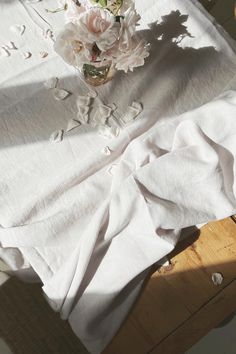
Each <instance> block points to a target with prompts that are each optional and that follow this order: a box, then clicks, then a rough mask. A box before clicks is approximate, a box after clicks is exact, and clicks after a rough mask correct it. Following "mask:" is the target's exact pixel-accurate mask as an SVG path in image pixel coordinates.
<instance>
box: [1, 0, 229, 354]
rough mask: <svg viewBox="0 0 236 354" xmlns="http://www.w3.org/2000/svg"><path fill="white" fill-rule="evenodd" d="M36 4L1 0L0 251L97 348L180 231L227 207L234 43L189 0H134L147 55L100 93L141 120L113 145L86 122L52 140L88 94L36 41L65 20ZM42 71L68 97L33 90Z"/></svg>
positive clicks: (48, 47)
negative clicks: (7, 52)
mask: <svg viewBox="0 0 236 354" xmlns="http://www.w3.org/2000/svg"><path fill="white" fill-rule="evenodd" d="M45 7H47V8H54V7H55V2H54V1H51V0H48V1H47V0H43V1H41V2H38V3H35V4H31V5H30V4H29V3H26V2H24V1H23V0H22V1H19V0H15V1H14V0H12V1H9V2H8V1H4V2H0V14H1V21H0V41H1V44H4V43H6V42H7V41H9V40H13V41H14V42H15V43H16V44H17V45H18V47H19V50H18V51H15V52H14V53H13V52H11V53H12V55H11V56H10V57H8V58H7V57H1V58H0V61H1V72H0V85H1V87H0V171H1V173H0V246H1V247H0V257H1V258H2V259H3V260H5V262H7V263H8V264H9V266H10V267H11V268H12V269H14V270H16V271H19V270H22V269H28V268H31V267H32V268H33V269H34V271H35V272H36V273H37V274H38V276H39V277H40V279H41V280H42V282H43V290H44V292H45V294H46V297H47V299H48V301H49V303H50V304H51V306H52V307H53V308H54V309H55V310H56V311H60V312H61V316H62V318H69V321H70V324H71V326H72V328H73V330H74V332H75V333H76V334H77V335H78V336H79V338H80V339H81V340H82V341H83V343H84V344H85V346H86V347H87V348H88V350H89V351H90V352H91V353H100V352H101V351H102V350H103V348H104V347H105V346H106V345H107V344H108V342H109V341H110V340H111V338H112V337H113V335H114V334H115V332H116V331H117V329H118V328H119V326H120V324H121V322H122V321H123V319H124V318H125V316H126V315H127V313H128V311H129V309H130V306H131V305H132V303H133V301H134V299H135V297H136V296H137V294H138V292H139V290H140V287H141V285H142V281H143V280H144V278H145V275H146V274H147V270H148V268H149V267H150V266H151V265H152V264H153V263H155V262H157V261H158V260H160V259H161V258H163V257H164V256H165V255H166V254H168V253H169V252H170V251H171V250H172V249H173V248H174V246H175V244H176V242H177V241H178V237H179V231H180V230H181V229H182V228H185V227H187V226H190V225H195V224H200V223H205V222H208V221H210V220H214V219H221V218H224V217H226V216H229V215H231V214H233V213H235V212H236V201H235V195H236V186H235V168H236V166H235V157H236V93H235V91H234V89H236V81H235V74H236V55H235V49H234V48H235V44H234V43H233V42H232V41H231V40H230V38H228V36H227V35H226V34H225V33H224V32H223V31H222V29H221V28H219V27H218V26H217V25H216V24H215V23H214V22H213V21H212V19H211V18H210V17H209V16H208V15H207V14H206V13H205V11H204V10H203V9H202V7H201V6H200V5H199V4H198V2H197V1H194V0H192V1H182V0H147V1H145V2H144V1H141V0H137V1H136V7H137V10H138V12H139V13H141V14H142V20H141V25H140V28H139V29H140V35H141V36H144V37H145V38H146V39H147V40H148V41H149V42H150V43H151V53H150V57H149V58H148V60H147V63H146V65H145V66H144V67H143V68H140V69H138V70H135V72H134V73H130V74H128V75H124V74H120V73H119V74H118V75H117V76H116V77H115V79H114V80H112V81H111V82H110V83H108V84H106V85H105V86H102V87H100V88H98V94H99V99H101V101H102V102H104V103H116V105H117V107H118V110H117V112H116V118H117V119H119V117H122V114H124V113H125V111H126V109H127V107H128V106H129V105H130V104H132V102H133V101H138V102H141V103H142V105H143V108H144V109H143V112H142V114H141V115H140V116H139V118H138V119H137V120H136V121H135V122H134V123H132V124H131V125H128V126H127V127H123V129H122V130H121V133H120V135H119V136H118V137H117V138H114V139H110V140H108V139H106V138H105V137H103V136H100V135H99V134H98V132H97V130H96V129H94V128H91V127H90V126H89V125H85V126H82V127H79V128H78V129H75V130H73V131H71V132H70V133H68V134H66V136H65V137H64V139H63V141H62V142H61V143H58V144H52V143H50V142H49V137H50V135H51V134H52V132H54V131H56V130H58V129H65V128H66V126H67V123H68V121H69V120H70V119H72V118H75V117H76V104H75V100H76V96H77V95H79V94H80V95H81V94H86V93H87V92H88V91H89V88H88V87H87V86H86V85H85V83H84V82H83V81H82V80H81V79H80V78H79V77H78V75H77V73H76V72H75V71H74V70H73V69H72V68H70V67H68V66H67V65H66V64H65V63H63V62H62V60H61V59H60V58H58V57H57V56H56V55H55V54H54V53H53V50H52V41H51V40H50V39H44V38H43V36H42V30H43V29H44V30H46V29H48V28H52V29H53V31H54V32H56V31H58V29H59V28H60V26H62V24H63V22H64V18H63V14H61V13H57V14H51V13H46V12H45ZM34 9H35V10H36V11H35V10H34ZM38 14H40V16H39V15H38ZM162 16H165V17H162ZM157 21H158V24H157ZM15 24H24V25H25V26H26V30H25V33H24V35H23V36H20V37H19V36H18V37H15V36H16V35H15V34H13V33H12V32H11V31H10V30H9V28H10V27H11V26H12V25H15ZM184 26H186V27H184ZM150 27H151V29H152V30H150ZM186 34H187V36H185V37H184V38H182V35H186ZM181 39H182V40H181ZM26 51H30V52H31V53H32V57H31V58H29V59H27V60H26V59H23V57H22V52H26ZM40 51H47V52H48V53H49V55H48V57H47V58H44V59H42V58H41V57H40V55H39V52H40ZM53 76H57V77H58V78H59V79H60V81H59V85H60V87H62V88H64V89H66V90H68V91H70V92H71V93H72V95H71V96H70V97H69V98H67V99H66V100H65V101H59V102H58V101H55V100H54V98H53V94H52V91H50V90H47V89H46V88H45V86H44V85H43V83H44V81H45V80H46V79H48V78H50V77H53ZM106 146H109V148H110V149H111V151H112V153H111V155H106V154H104V153H103V149H104V148H105V147H106Z"/></svg>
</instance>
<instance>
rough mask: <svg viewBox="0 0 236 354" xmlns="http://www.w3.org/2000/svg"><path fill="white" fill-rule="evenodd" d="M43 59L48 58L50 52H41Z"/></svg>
mask: <svg viewBox="0 0 236 354" xmlns="http://www.w3.org/2000/svg"><path fill="white" fill-rule="evenodd" d="M39 54H40V56H41V58H46V57H47V56H48V52H39Z"/></svg>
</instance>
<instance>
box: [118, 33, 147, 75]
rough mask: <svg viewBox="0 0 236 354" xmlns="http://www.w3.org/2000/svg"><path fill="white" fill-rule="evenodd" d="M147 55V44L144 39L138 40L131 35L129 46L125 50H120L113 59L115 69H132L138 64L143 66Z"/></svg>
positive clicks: (126, 70)
mask: <svg viewBox="0 0 236 354" xmlns="http://www.w3.org/2000/svg"><path fill="white" fill-rule="evenodd" d="M148 56H149V51H148V45H147V43H146V41H145V40H139V39H138V38H137V37H133V38H132V41H131V42H130V47H129V49H128V50H127V51H125V52H120V53H119V55H118V56H117V58H116V59H115V60H114V61H115V67H116V69H117V70H123V71H125V72H126V73H127V72H128V70H130V71H133V69H134V68H136V67H138V66H143V65H144V62H145V58H147V57H148Z"/></svg>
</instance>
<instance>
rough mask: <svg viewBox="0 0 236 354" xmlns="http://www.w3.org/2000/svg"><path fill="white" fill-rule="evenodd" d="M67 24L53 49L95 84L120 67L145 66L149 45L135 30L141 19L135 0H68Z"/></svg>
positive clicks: (131, 68)
mask: <svg viewBox="0 0 236 354" xmlns="http://www.w3.org/2000/svg"><path fill="white" fill-rule="evenodd" d="M65 11H66V24H65V26H64V29H63V30H62V32H61V33H59V35H58V37H57V39H56V42H55V45H54V49H55V51H56V52H57V53H58V54H59V55H60V56H61V57H62V58H63V59H64V60H65V61H66V62H67V63H68V64H70V65H72V66H74V67H75V68H76V69H79V70H80V72H82V73H83V75H84V78H85V80H86V82H88V83H89V84H92V85H94V86H97V85H101V84H104V83H105V82H107V81H109V80H110V79H111V78H112V77H113V76H114V74H115V72H116V71H117V70H123V71H124V72H126V73H127V72H128V71H129V70H130V71H133V69H134V68H136V67H138V66H142V65H144V61H145V58H146V57H148V55H149V47H148V44H147V42H146V41H145V40H144V39H141V38H140V37H139V36H138V34H137V31H136V27H137V25H138V22H139V20H140V16H139V15H138V14H137V12H136V10H135V7H134V2H133V0H66V6H65Z"/></svg>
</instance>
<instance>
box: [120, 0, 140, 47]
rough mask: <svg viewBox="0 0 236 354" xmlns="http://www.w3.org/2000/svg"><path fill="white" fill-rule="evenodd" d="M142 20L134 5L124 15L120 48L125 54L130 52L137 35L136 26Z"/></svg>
mask: <svg viewBox="0 0 236 354" xmlns="http://www.w3.org/2000/svg"><path fill="white" fill-rule="evenodd" d="M139 20H140V15H139V14H137V12H136V10H135V8H134V4H133V5H132V6H131V7H130V8H129V9H128V10H127V11H126V12H125V13H124V18H121V20H120V21H121V34H120V44H119V48H120V50H121V51H123V52H125V51H126V50H129V47H130V45H131V42H132V37H133V36H134V34H135V31H136V26H137V24H138V21H139Z"/></svg>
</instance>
